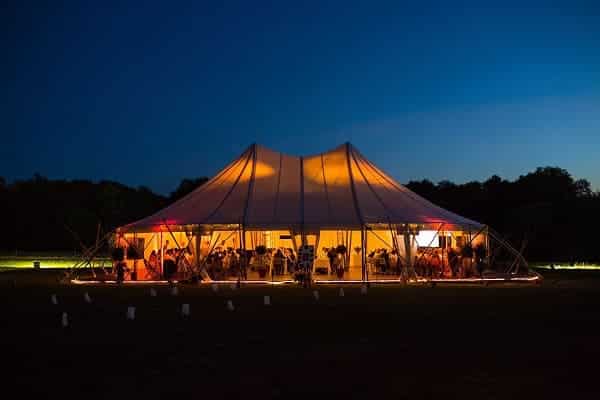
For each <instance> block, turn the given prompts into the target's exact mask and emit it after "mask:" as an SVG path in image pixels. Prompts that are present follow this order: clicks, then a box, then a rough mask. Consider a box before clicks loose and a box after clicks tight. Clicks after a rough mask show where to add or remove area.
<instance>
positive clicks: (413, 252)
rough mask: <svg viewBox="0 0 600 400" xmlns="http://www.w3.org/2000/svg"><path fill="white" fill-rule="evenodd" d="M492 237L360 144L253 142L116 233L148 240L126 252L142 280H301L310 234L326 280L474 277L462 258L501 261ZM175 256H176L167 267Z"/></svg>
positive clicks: (121, 240) (315, 269)
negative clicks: (405, 181) (494, 256)
mask: <svg viewBox="0 0 600 400" xmlns="http://www.w3.org/2000/svg"><path fill="white" fill-rule="evenodd" d="M488 242H489V231H488V229H487V227H486V226H484V225H482V224H480V223H478V222H476V221H472V220H470V219H467V218H464V217H462V216H460V215H457V214H455V213H452V212H450V211H447V210H444V209H442V208H440V207H438V206H436V205H434V204H432V203H431V202H429V201H427V200H425V199H424V198H422V197H420V196H418V195H417V194H415V193H413V192H411V191H410V190H408V189H407V188H406V187H404V186H403V185H401V184H400V183H398V182H396V181H395V180H394V179H393V178H391V177H390V176H389V175H387V174H386V173H385V172H383V171H382V170H381V169H379V168H378V167H377V166H375V165H374V164H373V163H372V162H371V161H369V160H368V159H366V158H365V157H364V156H363V155H362V154H360V153H359V151H358V150H357V149H356V148H355V147H354V146H352V145H351V144H350V143H346V144H343V145H341V146H338V147H336V148H335V149H333V150H331V151H327V152H325V153H321V154H317V155H312V156H304V157H300V156H292V155H287V154H283V153H279V152H276V151H273V150H270V149H268V148H266V147H264V146H260V145H256V144H255V145H252V146H250V147H249V148H248V149H247V150H246V151H244V152H243V153H242V154H241V155H240V156H239V157H238V158H236V159H235V160H234V161H232V162H231V163H230V164H229V165H228V166H226V167H225V168H224V169H223V170H221V171H220V172H219V173H218V174H217V175H216V176H215V177H213V178H212V179H210V180H209V181H208V182H207V183H205V184H203V185H202V186H200V187H199V188H197V189H196V190H194V191H193V192H191V193H190V194H188V195H187V196H185V197H184V198H182V199H180V200H179V201H177V202H175V203H173V204H171V205H170V206H168V207H166V208H164V209H162V210H160V211H159V212H157V213H156V214H154V215H151V216H148V217H146V218H144V219H141V220H139V221H136V222H133V223H131V224H129V225H126V226H123V227H121V228H119V229H118V230H117V235H116V246H122V247H123V248H129V247H134V248H136V249H138V251H137V252H138V257H137V258H138V260H129V259H128V257H127V256H126V259H127V266H128V269H129V270H130V271H135V274H133V279H159V278H165V275H167V274H169V275H170V276H169V278H173V276H176V277H179V278H182V277H189V276H193V275H196V276H198V277H199V278H200V279H202V280H205V281H211V280H213V281H214V280H218V281H222V280H244V281H251V280H270V281H287V280H292V279H294V277H296V276H298V274H299V271H300V267H299V265H298V256H299V254H298V252H299V250H300V248H301V246H302V245H303V244H304V245H312V246H314V253H315V254H314V255H315V259H314V263H313V265H312V267H311V271H310V273H311V275H310V276H311V278H312V279H315V280H330V281H333V280H336V281H339V280H344V281H365V280H369V281H371V280H398V279H402V278H407V279H411V278H415V279H416V278H418V277H420V276H426V275H427V276H430V277H431V276H433V275H434V274H435V276H436V277H439V278H443V277H458V275H459V274H461V276H463V277H464V276H467V275H468V274H469V273H470V272H469V271H463V264H465V263H463V260H462V259H465V258H469V259H470V260H471V261H470V264H471V265H472V264H473V261H474V260H476V259H477V258H479V259H480V261H481V260H482V259H483V258H485V259H487V260H488V261H489V257H490V252H489V243H488ZM263 246H264V247H263ZM464 248H468V249H471V253H473V254H469V252H468V251H467V252H466V253H465V251H463V249H464ZM184 249H185V251H184ZM476 249H484V250H480V251H479V252H477V251H473V250H476ZM170 250H171V251H170ZM169 251H170V254H167V252H169ZM482 251H483V252H482ZM461 252H462V253H461ZM171 256H172V258H175V259H176V266H174V267H172V268H171V270H170V271H165V265H164V264H165V261H166V260H167V259H168V258H169V257H171ZM452 256H454V259H453V258H452ZM132 258H136V257H132ZM424 260H425V261H427V262H426V263H424V262H423V261H424ZM171 264H172V263H171ZM421 264H425V265H427V266H426V267H423V268H421ZM455 264H460V265H459V266H456V265H455ZM467 264H469V263H467ZM488 264H489V262H488ZM167 269H169V268H167ZM464 269H465V270H466V269H467V267H464ZM471 269H473V268H471ZM459 270H460V272H459ZM303 276H306V275H303Z"/></svg>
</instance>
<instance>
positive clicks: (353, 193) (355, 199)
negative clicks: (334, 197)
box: [346, 143, 365, 226]
mask: <svg viewBox="0 0 600 400" xmlns="http://www.w3.org/2000/svg"><path fill="white" fill-rule="evenodd" d="M350 146H351V145H350V143H346V164H347V166H348V176H349V177H350V191H351V192H352V199H353V200H354V209H355V211H356V216H357V217H358V222H360V225H361V226H363V225H364V224H365V220H364V219H363V216H362V212H361V211H360V205H359V204H358V197H357V196H356V187H355V186H354V176H353V175H352V167H351V165H350Z"/></svg>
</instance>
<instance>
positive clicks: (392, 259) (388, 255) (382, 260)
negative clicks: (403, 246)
mask: <svg viewBox="0 0 600 400" xmlns="http://www.w3.org/2000/svg"><path fill="white" fill-rule="evenodd" d="M399 261H400V260H399V258H398V252H397V251H396V250H391V251H388V249H386V248H380V249H375V250H373V251H372V252H370V253H369V254H367V264H369V265H370V266H371V270H372V271H374V272H375V273H380V274H399V273H400V267H401V264H400V262H399Z"/></svg>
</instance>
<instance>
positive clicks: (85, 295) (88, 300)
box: [83, 292, 92, 304]
mask: <svg viewBox="0 0 600 400" xmlns="http://www.w3.org/2000/svg"><path fill="white" fill-rule="evenodd" d="M83 300H84V301H85V302H86V303H88V304H89V303H91V302H92V298H91V297H90V295H89V294H88V292H85V293H83Z"/></svg>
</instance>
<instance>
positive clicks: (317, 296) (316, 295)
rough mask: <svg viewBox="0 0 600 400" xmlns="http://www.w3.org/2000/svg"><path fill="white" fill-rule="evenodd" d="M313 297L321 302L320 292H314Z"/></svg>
mask: <svg viewBox="0 0 600 400" xmlns="http://www.w3.org/2000/svg"><path fill="white" fill-rule="evenodd" d="M313 297H314V298H315V300H316V301H319V291H318V290H313Z"/></svg>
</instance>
